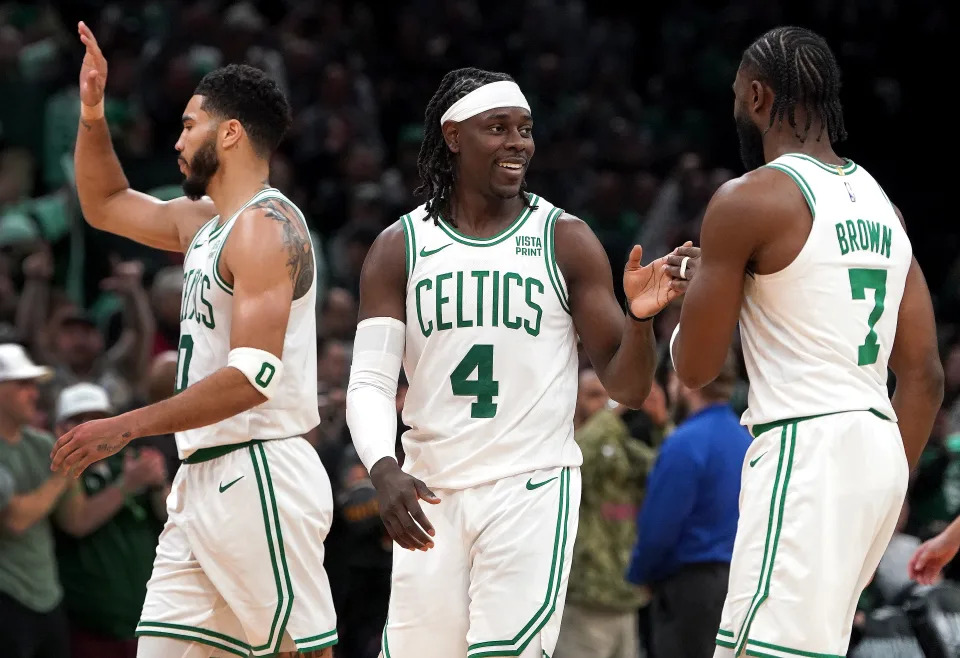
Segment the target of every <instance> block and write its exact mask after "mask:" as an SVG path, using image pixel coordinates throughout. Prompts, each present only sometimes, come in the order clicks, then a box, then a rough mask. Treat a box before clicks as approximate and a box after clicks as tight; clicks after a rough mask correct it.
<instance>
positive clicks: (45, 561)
mask: <svg viewBox="0 0 960 658" xmlns="http://www.w3.org/2000/svg"><path fill="white" fill-rule="evenodd" d="M21 436H22V438H21V439H20V441H19V442H18V443H15V444H11V443H8V442H7V441H4V440H2V439H0V465H2V466H3V467H4V468H6V469H7V470H8V471H9V472H10V474H11V475H12V476H13V479H14V482H15V484H16V486H15V492H16V495H23V494H28V493H30V492H31V491H33V490H35V489H36V488H37V487H39V486H40V485H42V484H43V483H44V482H46V481H47V479H49V478H50V476H51V472H50V450H51V449H53V443H54V439H53V437H52V436H51V435H49V434H47V433H46V432H40V431H37V430H34V429H30V428H28V427H25V428H23V431H22V432H21ZM0 592H3V593H4V594H7V595H8V596H10V597H12V598H13V599H15V600H17V601H19V602H20V603H21V604H22V605H23V606H25V607H27V608H29V609H30V610H33V611H34V612H39V613H44V612H50V611H51V610H53V609H54V608H56V607H57V605H58V604H59V603H60V600H61V599H62V598H63V590H62V589H61V587H60V581H59V579H58V578H57V560H56V557H55V555H54V543H53V531H52V529H51V525H50V517H49V516H48V517H46V518H44V519H42V520H40V521H38V522H37V523H34V524H33V525H32V526H30V527H29V528H27V529H26V531H24V532H23V533H22V534H20V535H12V534H10V533H8V532H6V531H0Z"/></svg>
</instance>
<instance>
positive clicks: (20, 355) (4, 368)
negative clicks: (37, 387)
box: [0, 343, 53, 382]
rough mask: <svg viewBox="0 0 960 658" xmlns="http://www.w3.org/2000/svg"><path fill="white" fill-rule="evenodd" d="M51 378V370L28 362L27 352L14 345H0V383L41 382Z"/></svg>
mask: <svg viewBox="0 0 960 658" xmlns="http://www.w3.org/2000/svg"><path fill="white" fill-rule="evenodd" d="M52 376H53V370H51V369H50V368H48V367H46V366H38V365H37V364H35V363H34V362H33V361H31V360H30V356H29V355H28V354H27V351H26V350H25V349H23V347H22V346H21V345H18V344H16V343H4V344H3V345H0V382H10V381H16V380H23V379H36V380H38V381H43V380H46V379H50V377H52Z"/></svg>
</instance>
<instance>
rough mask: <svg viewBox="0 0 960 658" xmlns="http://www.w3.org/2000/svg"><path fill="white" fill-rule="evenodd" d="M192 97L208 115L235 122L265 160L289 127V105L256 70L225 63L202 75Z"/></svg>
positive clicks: (276, 89) (265, 76)
mask: <svg viewBox="0 0 960 658" xmlns="http://www.w3.org/2000/svg"><path fill="white" fill-rule="evenodd" d="M193 93H194V95H197V96H203V104H202V105H201V107H202V108H203V110H204V111H205V112H208V113H209V114H212V115H215V116H218V117H222V118H224V119H236V120H237V121H239V122H240V124H241V125H242V126H243V129H244V130H246V131H247V136H249V138H250V143H251V144H252V145H253V148H254V151H256V153H257V155H259V156H260V157H261V158H269V157H270V155H271V154H272V153H273V152H274V151H275V150H276V148H277V146H279V144H280V140H282V139H283V136H284V134H286V132H287V129H288V128H289V127H290V122H291V117H290V103H289V102H287V97H286V96H285V95H284V94H283V91H281V89H280V86H279V85H278V84H277V83H276V82H275V81H274V80H273V79H272V78H270V76H268V75H267V74H266V73H264V72H263V71H261V70H260V69H258V68H254V67H252V66H248V65H246V64H229V65H227V66H224V67H221V68H219V69H216V70H214V71H211V72H210V73H207V74H206V75H205V76H203V79H202V80H200V84H198V85H197V88H196V90H195V91H194V92H193Z"/></svg>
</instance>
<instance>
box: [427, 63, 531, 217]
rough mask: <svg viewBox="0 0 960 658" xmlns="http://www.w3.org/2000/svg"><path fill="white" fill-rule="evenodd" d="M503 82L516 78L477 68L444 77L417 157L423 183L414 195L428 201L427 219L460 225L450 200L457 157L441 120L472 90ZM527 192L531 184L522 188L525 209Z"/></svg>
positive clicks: (431, 105) (450, 73)
mask: <svg viewBox="0 0 960 658" xmlns="http://www.w3.org/2000/svg"><path fill="white" fill-rule="evenodd" d="M502 80H508V81H510V82H513V78H511V77H510V76H509V75H507V74H506V73H494V72H491V71H484V70H483V69H476V68H463V69H456V70H454V71H450V72H449V73H447V74H446V75H445V76H443V80H441V81H440V87H439V88H438V89H437V91H436V92H435V93H434V94H433V98H431V99H430V102H429V103H428V104H427V110H426V112H424V118H423V143H422V144H421V146H420V155H419V156H417V171H418V172H419V174H420V181H421V184H420V186H419V187H418V188H417V189H416V190H414V194H416V195H420V196H424V197H425V198H426V199H427V204H426V209H427V215H426V217H424V220H426V219H433V222H434V223H435V224H436V223H437V218H438V217H439V216H440V215H443V216H444V218H445V219H447V220H448V221H449V222H451V223H453V224H454V225H455V224H456V222H455V219H454V218H453V217H451V216H450V198H451V196H452V194H453V185H454V183H455V182H456V180H455V171H454V154H453V152H452V151H451V150H450V148H449V147H448V146H447V142H446V140H444V139H443V132H442V131H441V129H440V117H442V116H443V113H444V112H446V111H447V110H448V109H450V106H451V105H453V104H454V103H456V102H457V101H458V100H460V99H461V98H463V97H464V96H466V95H467V94H469V93H470V92H471V91H473V90H475V89H478V88H480V87H482V86H483V85H487V84H490V83H491V82H500V81H502ZM526 189H527V183H526V181H524V182H523V183H522V184H521V185H520V197H521V198H522V199H523V203H524V205H525V206H527V205H529V203H530V201H529V199H528V197H527V195H526V194H525V191H526Z"/></svg>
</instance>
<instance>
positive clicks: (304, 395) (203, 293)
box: [176, 188, 320, 459]
mask: <svg viewBox="0 0 960 658" xmlns="http://www.w3.org/2000/svg"><path fill="white" fill-rule="evenodd" d="M270 198H276V199H282V200H284V201H285V202H286V203H288V204H290V205H291V206H293V208H295V209H296V210H297V216H298V217H299V218H300V220H301V221H303V222H304V227H306V220H304V218H303V215H302V214H301V213H300V210H299V209H298V208H296V206H295V205H294V204H293V203H291V202H290V200H289V199H287V198H286V197H284V196H283V195H282V194H281V193H280V192H279V191H277V190H275V189H272V188H270V189H265V190H262V191H261V192H259V193H257V194H256V195H255V196H254V197H253V198H251V199H250V200H249V201H248V202H247V203H245V204H244V205H243V206H242V207H241V208H240V210H238V211H237V212H236V213H235V214H234V215H233V217H231V218H230V219H229V220H227V221H226V222H224V223H223V224H220V223H219V222H218V220H219V216H217V217H214V218H213V219H211V220H210V221H209V222H207V223H206V224H205V225H204V226H203V227H202V228H201V229H200V230H199V231H197V234H196V236H194V238H193V242H192V243H191V244H190V248H189V249H188V250H187V253H186V256H185V258H184V263H183V299H182V301H181V303H180V346H179V359H178V363H177V391H182V390H183V389H185V388H186V387H187V386H190V385H191V384H195V383H197V382H198V381H200V380H201V379H203V378H204V377H208V376H210V375H212V374H213V373H214V372H216V371H217V370H219V369H220V368H223V367H225V366H226V365H227V358H228V354H229V353H230V321H231V315H232V313H233V286H232V285H230V284H229V283H227V282H226V281H224V280H223V277H222V276H221V275H220V270H219V269H218V268H219V263H220V256H221V254H222V252H223V245H224V243H225V242H226V241H227V238H228V237H229V236H230V231H231V230H232V229H233V225H234V223H235V222H236V221H237V217H238V216H239V215H240V213H241V212H242V211H243V210H244V209H245V208H247V207H248V206H250V205H252V204H253V203H255V202H257V201H262V200H264V199H270ZM275 248H277V249H279V248H280V245H277V246H276V247H275ZM314 270H316V268H314ZM316 295H317V291H316V279H314V283H313V284H312V285H311V286H310V290H309V291H308V292H307V294H305V295H304V296H303V297H301V298H299V299H296V300H294V301H293V303H292V304H291V306H290V319H289V321H288V323H287V333H286V336H285V337H284V341H283V356H282V361H283V375H282V379H281V380H280V384H279V387H278V389H277V391H276V393H275V394H274V396H273V397H272V398H271V399H270V400H267V401H266V402H264V403H263V404H261V405H258V406H256V407H254V408H253V409H249V410H248V411H244V412H243V413H240V414H237V415H236V416H233V417H231V418H227V419H225V420H222V421H220V422H219V423H214V424H213V425H207V426H206V427H199V428H197V429H192V430H187V431H185V432H177V434H176V439H177V450H178V452H179V453H180V457H181V459H183V458H186V457H188V456H189V455H191V454H192V453H193V452H194V451H196V450H198V449H200V448H211V447H214V446H221V445H229V444H233V443H243V442H245V441H249V440H251V439H261V440H266V439H282V438H287V437H291V436H299V435H302V434H304V433H305V432H307V431H309V430H311V429H312V428H314V427H316V426H317V424H319V422H320V415H319V412H318V410H317V332H316V315H315V305H316Z"/></svg>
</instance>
